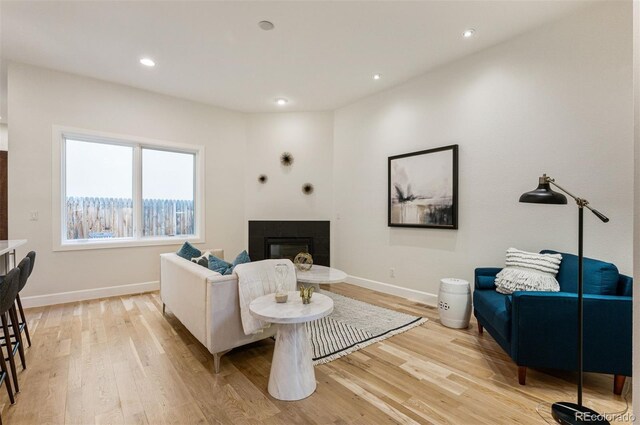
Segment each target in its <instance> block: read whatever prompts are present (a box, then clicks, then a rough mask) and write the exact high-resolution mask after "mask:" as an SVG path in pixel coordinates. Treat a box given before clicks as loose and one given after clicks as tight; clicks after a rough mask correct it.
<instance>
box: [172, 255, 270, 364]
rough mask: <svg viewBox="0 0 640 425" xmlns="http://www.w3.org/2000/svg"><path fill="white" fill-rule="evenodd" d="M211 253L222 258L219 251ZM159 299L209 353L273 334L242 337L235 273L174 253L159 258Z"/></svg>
mask: <svg viewBox="0 0 640 425" xmlns="http://www.w3.org/2000/svg"><path fill="white" fill-rule="evenodd" d="M212 254H213V255H215V256H216V257H219V258H224V252H222V250H215V251H212ZM160 297H161V298H162V302H163V303H164V304H165V305H166V306H167V308H168V309H169V310H170V311H171V313H173V314H174V315H175V316H176V317H177V318H178V320H180V322H182V324H183V325H184V326H185V327H186V328H187V329H188V330H189V332H191V334H193V336H195V337H196V338H197V339H198V341H200V342H201V343H202V344H203V345H204V346H205V347H207V349H208V350H209V352H211V353H212V354H218V355H220V354H221V353H224V352H226V351H228V350H231V349H233V348H235V347H239V346H241V345H245V344H248V343H250V342H254V341H258V340H260V339H264V338H268V337H270V336H273V335H274V334H275V329H267V330H265V331H264V332H262V333H260V334H257V335H245V334H244V331H243V329H242V322H241V320H240V303H239V301H238V300H239V297H238V277H237V275H236V274H231V275H226V276H222V275H220V273H217V272H214V271H211V270H209V269H207V268H205V267H202V266H200V265H198V264H195V263H192V262H191V261H188V260H185V259H184V258H181V257H179V256H178V255H176V254H175V253H169V254H161V255H160ZM216 360H218V359H216Z"/></svg>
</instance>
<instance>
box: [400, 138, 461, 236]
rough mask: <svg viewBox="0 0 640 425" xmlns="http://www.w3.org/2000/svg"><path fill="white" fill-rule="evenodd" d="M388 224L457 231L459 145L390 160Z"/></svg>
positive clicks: (409, 154) (408, 154)
mask: <svg viewBox="0 0 640 425" xmlns="http://www.w3.org/2000/svg"><path fill="white" fill-rule="evenodd" d="M388 198H389V199H388V208H389V209H388V225H389V226H390V227H424V228H437V229H457V228H458V145H450V146H443V147H440V148H434V149H427V150H424V151H419V152H411V153H406V154H402V155H395V156H390V157H389V196H388Z"/></svg>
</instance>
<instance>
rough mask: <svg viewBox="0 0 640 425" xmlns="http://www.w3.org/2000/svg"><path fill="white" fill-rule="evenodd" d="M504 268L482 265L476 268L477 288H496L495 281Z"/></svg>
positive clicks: (475, 279)
mask: <svg viewBox="0 0 640 425" xmlns="http://www.w3.org/2000/svg"><path fill="white" fill-rule="evenodd" d="M500 270H502V269H501V268H499V267H480V268H477V269H476V270H475V278H474V281H475V289H496V285H495V284H494V281H495V279H496V275H497V274H498V273H499V272H500Z"/></svg>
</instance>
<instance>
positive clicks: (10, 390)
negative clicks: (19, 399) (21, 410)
mask: <svg viewBox="0 0 640 425" xmlns="http://www.w3.org/2000/svg"><path fill="white" fill-rule="evenodd" d="M0 368H1V369H2V373H4V385H5V386H6V387H7V394H8V395H9V401H11V404H15V403H16V400H15V399H14V398H13V388H12V387H11V378H10V377H9V370H8V369H7V363H6V362H5V361H4V354H2V349H1V348H0ZM0 425H1V422H0Z"/></svg>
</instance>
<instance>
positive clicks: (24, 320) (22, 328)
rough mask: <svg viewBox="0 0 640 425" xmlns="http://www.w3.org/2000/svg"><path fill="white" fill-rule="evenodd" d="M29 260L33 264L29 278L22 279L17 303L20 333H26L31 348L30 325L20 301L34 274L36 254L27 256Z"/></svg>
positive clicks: (32, 253) (32, 252) (31, 253)
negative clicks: (28, 281) (21, 294)
mask: <svg viewBox="0 0 640 425" xmlns="http://www.w3.org/2000/svg"><path fill="white" fill-rule="evenodd" d="M27 258H29V260H31V264H30V267H29V273H27V278H26V279H25V280H24V282H23V281H22V279H20V288H19V289H18V296H17V297H16V303H17V304H18V312H19V313H20V322H19V323H18V327H19V328H20V332H24V334H25V335H26V337H27V344H29V347H31V336H30V335H29V325H28V324H27V318H26V316H25V315H24V310H23V309H22V301H20V292H22V290H23V289H24V287H25V285H26V284H27V280H28V279H29V277H31V273H33V266H34V265H35V264H36V252H35V251H31V252H29V253H28V254H27Z"/></svg>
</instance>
